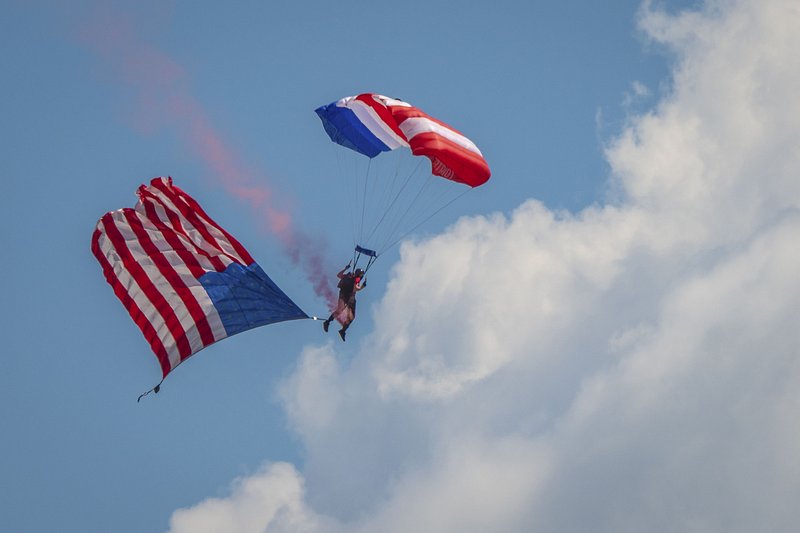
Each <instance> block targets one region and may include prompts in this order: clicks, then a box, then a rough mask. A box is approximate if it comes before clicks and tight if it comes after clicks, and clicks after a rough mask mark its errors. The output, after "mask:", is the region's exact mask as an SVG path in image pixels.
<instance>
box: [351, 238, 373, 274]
mask: <svg viewBox="0 0 800 533" xmlns="http://www.w3.org/2000/svg"><path fill="white" fill-rule="evenodd" d="M362 255H365V256H367V257H369V260H367V265H366V266H365V267H364V268H363V270H364V277H366V276H367V271H368V270H369V267H371V266H372V264H373V263H374V262H375V260H376V259H378V252H376V251H375V250H370V249H369V248H363V247H362V246H359V245H356V247H355V249H354V250H353V261H352V263H353V272H355V270H356V268H358V262H359V261H360V260H361V256H362Z"/></svg>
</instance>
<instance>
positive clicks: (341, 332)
mask: <svg viewBox="0 0 800 533" xmlns="http://www.w3.org/2000/svg"><path fill="white" fill-rule="evenodd" d="M346 333H347V330H346V329H344V328H342V329H340V330H339V336H340V337H341V338H342V342H344V336H345V334H346Z"/></svg>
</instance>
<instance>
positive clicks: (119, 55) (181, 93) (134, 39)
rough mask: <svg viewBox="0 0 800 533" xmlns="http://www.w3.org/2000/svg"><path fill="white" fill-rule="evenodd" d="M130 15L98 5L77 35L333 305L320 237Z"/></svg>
mask: <svg viewBox="0 0 800 533" xmlns="http://www.w3.org/2000/svg"><path fill="white" fill-rule="evenodd" d="M133 22H134V21H133V19H132V18H131V17H129V16H126V15H121V14H119V13H112V12H109V11H105V10H102V9H98V10H97V11H96V12H95V14H94V16H93V17H92V18H90V19H89V21H88V23H87V24H86V26H85V28H84V30H83V31H82V32H81V35H80V37H79V38H80V40H81V41H82V42H83V43H84V44H86V45H87V46H88V48H89V49H90V50H92V51H93V52H94V53H96V54H97V55H98V56H100V57H101V58H103V59H104V60H105V62H106V64H107V65H109V66H110V67H111V71H112V72H113V73H114V74H115V76H116V77H118V78H119V79H120V81H121V82H122V83H123V84H124V85H125V86H126V87H128V88H130V89H132V90H133V91H134V95H135V96H134V101H135V104H136V105H135V106H134V111H135V116H134V124H135V127H136V128H137V129H138V130H140V131H142V132H144V133H149V132H152V131H154V130H156V129H158V128H159V127H164V126H169V127H171V129H172V130H173V131H174V132H175V134H176V135H177V137H178V138H179V139H180V140H181V141H182V142H183V143H184V144H185V145H186V147H187V148H188V149H189V150H190V151H191V152H192V153H194V155H195V156H197V157H199V158H200V159H201V160H202V161H203V162H204V163H206V164H207V165H208V166H209V168H210V169H211V170H212V171H213V172H212V174H213V175H214V177H215V178H216V179H217V180H218V182H219V183H220V185H221V186H222V187H223V189H224V190H225V191H226V192H227V193H228V194H230V195H232V196H233V197H235V198H237V199H238V200H240V201H243V202H245V203H247V205H248V206H249V207H250V209H251V210H252V211H253V213H254V214H255V215H256V216H257V217H259V218H261V220H262V221H263V222H264V226H263V227H264V229H265V230H267V231H268V232H269V233H270V234H272V235H274V236H275V237H277V238H278V240H279V242H280V243H281V245H282V247H283V250H284V253H285V254H286V255H287V257H288V258H289V259H290V260H291V262H292V263H293V264H294V265H295V266H300V267H302V269H303V271H304V272H305V275H306V277H307V279H308V280H309V281H310V282H311V284H312V286H313V288H314V292H315V293H316V294H317V296H319V297H321V298H323V299H325V301H326V302H327V303H328V305H329V306H331V307H332V306H333V305H334V304H335V302H336V294H335V293H334V291H333V289H332V288H331V285H330V282H329V276H330V272H332V269H331V268H329V267H328V263H327V262H326V261H325V260H324V258H323V256H322V254H321V253H320V250H321V249H322V248H323V247H322V246H321V243H319V242H318V241H316V240H314V239H312V238H311V237H309V236H308V235H306V234H305V233H304V232H302V231H301V230H299V229H298V228H297V227H295V225H294V223H293V220H292V216H291V213H289V212H288V211H286V210H284V209H280V208H278V207H276V200H275V198H274V194H273V191H272V189H271V188H270V187H269V186H268V185H267V183H266V182H267V179H266V176H265V175H264V173H263V172H257V171H254V170H253V169H250V168H248V167H247V166H246V165H245V164H244V163H243V162H242V158H241V156H240V155H239V154H237V153H236V151H235V150H234V149H233V148H231V146H230V145H229V144H228V143H226V142H225V141H224V140H223V138H222V136H221V135H220V134H219V132H218V131H217V130H216V129H215V128H214V127H213V126H212V124H211V121H210V119H209V117H208V114H207V113H206V112H205V110H204V109H203V106H202V105H201V104H200V102H199V101H198V100H197V99H196V98H195V97H194V96H193V95H192V93H191V91H190V90H189V83H188V82H187V76H186V74H185V71H184V69H183V68H181V66H180V65H179V64H178V63H177V62H176V61H175V60H174V59H172V58H171V57H170V56H169V55H167V54H166V53H164V52H162V51H160V50H159V49H158V48H156V47H155V46H154V45H153V44H150V43H148V42H145V41H144V40H143V39H141V38H140V37H139V36H137V34H136V32H135V30H134V24H133ZM284 204H285V202H284ZM262 217H263V218H262Z"/></svg>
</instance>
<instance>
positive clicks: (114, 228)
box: [92, 178, 308, 377]
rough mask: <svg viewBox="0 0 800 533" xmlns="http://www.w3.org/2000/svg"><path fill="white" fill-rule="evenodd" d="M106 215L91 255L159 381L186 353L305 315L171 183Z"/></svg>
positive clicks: (159, 183)
mask: <svg viewBox="0 0 800 533" xmlns="http://www.w3.org/2000/svg"><path fill="white" fill-rule="evenodd" d="M137 194H138V196H139V201H138V203H137V204H136V207H135V208H133V209H130V208H125V209H120V210H118V211H111V212H110V213H106V214H105V215H103V217H102V218H101V219H100V221H99V222H98V223H97V228H96V229H95V232H94V235H93V236H92V252H93V253H94V255H95V257H96V258H97V260H98V261H99V262H100V265H101V266H102V268H103V274H105V278H106V281H108V283H109V284H110V285H111V287H113V289H114V293H115V294H116V295H117V297H118V298H119V299H120V300H121V301H122V304H123V305H124V306H125V308H126V309H127V310H128V313H130V315H131V318H132V319H133V321H134V322H135V323H136V325H137V326H139V329H141V330H142V333H143V334H144V336H145V339H147V342H148V343H150V347H151V348H152V350H153V352H154V353H155V354H156V357H157V358H158V362H159V363H160V364H161V371H162V374H163V376H164V377H166V376H167V374H168V373H169V372H170V371H172V370H173V369H174V368H175V367H176V366H178V365H179V364H180V363H181V362H183V361H185V360H186V359H187V358H188V357H189V356H191V355H192V354H194V353H197V352H198V351H200V350H202V349H203V348H205V347H206V346H208V345H209V344H213V343H215V342H217V341H220V340H222V339H224V338H226V337H230V336H231V335H235V334H237V333H240V332H242V331H246V330H248V329H251V328H255V327H257V326H262V325H265V324H271V323H273V322H280V321H283V320H294V319H299V318H308V315H306V314H305V313H304V312H303V311H302V310H301V309H300V308H299V307H298V306H297V305H295V303H294V302H293V301H292V300H291V299H289V297H288V296H286V294H284V293H283V291H281V290H280V289H279V288H278V286H277V285H275V283H273V281H272V280H271V279H270V278H269V276H267V275H266V273H264V271H263V270H262V269H261V267H259V266H258V264H256V262H255V261H254V260H253V258H252V257H251V256H250V254H249V253H248V252H247V250H245V248H244V246H242V245H241V244H240V243H239V241H237V240H236V239H235V238H234V237H233V236H232V235H231V234H230V233H228V232H227V231H225V230H224V229H223V228H222V227H221V226H220V225H219V224H217V223H216V222H214V221H213V220H212V219H211V217H209V216H208V215H207V214H206V213H205V211H203V209H202V208H201V207H200V205H199V204H198V203H197V202H196V201H195V200H194V198H192V197H191V196H189V195H188V194H186V193H185V192H183V191H182V190H181V189H179V188H178V187H176V186H175V185H173V184H172V179H171V178H155V179H153V180H152V181H151V182H150V185H149V186H146V185H142V186H141V187H139V190H138V191H137Z"/></svg>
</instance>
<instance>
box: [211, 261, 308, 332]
mask: <svg viewBox="0 0 800 533" xmlns="http://www.w3.org/2000/svg"><path fill="white" fill-rule="evenodd" d="M200 283H201V284H202V285H203V287H204V288H205V289H206V292H208V295H209V296H210V297H211V300H212V301H213V302H214V307H216V308H217V311H218V312H219V316H220V319H222V324H223V325H224V326H225V331H226V332H227V334H228V336H229V337H230V336H231V335H235V334H237V333H241V332H242V331H246V330H248V329H252V328H255V327H258V326H263V325H265V324H272V323H273V322H281V321H283V320H296V319H300V318H308V315H307V314H305V313H304V312H303V311H302V310H301V309H300V308H299V307H298V306H297V304H295V303H294V302H293V301H292V300H291V299H290V298H289V297H288V296H286V294H285V293H284V292H283V291H282V290H280V288H278V286H277V285H275V283H274V282H273V281H272V280H271V279H270V278H269V276H267V274H266V273H265V272H264V271H263V270H262V269H261V267H260V266H258V264H256V263H253V264H251V265H249V266H247V267H245V266H242V265H240V264H237V263H231V264H230V265H229V266H228V268H226V269H225V270H224V271H223V272H209V273H207V274H205V275H203V276H202V277H201V278H200Z"/></svg>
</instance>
